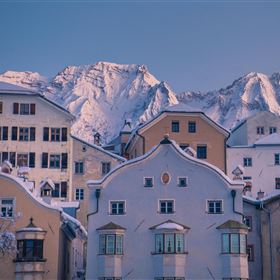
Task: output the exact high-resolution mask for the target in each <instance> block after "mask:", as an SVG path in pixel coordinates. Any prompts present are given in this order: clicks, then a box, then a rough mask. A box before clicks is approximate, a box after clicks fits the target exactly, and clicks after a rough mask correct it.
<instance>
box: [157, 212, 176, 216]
mask: <svg viewBox="0 0 280 280" xmlns="http://www.w3.org/2000/svg"><path fill="white" fill-rule="evenodd" d="M157 213H158V214H163V215H170V214H171V215H172V214H175V211H173V212H168V213H164V212H159V211H158V212H157Z"/></svg>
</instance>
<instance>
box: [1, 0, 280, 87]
mask: <svg viewBox="0 0 280 280" xmlns="http://www.w3.org/2000/svg"><path fill="white" fill-rule="evenodd" d="M279 27H280V0H277V1H246V0H244V1H239V0H232V1H227V0H226V1H207V0H202V1H201V0H199V1H186V0H185V1H184V0H179V1H178V0H177V1H176V0H175V1H174V0H173V1H141V0H138V1H137V0H131V1H118V0H115V1H113V0H111V1H107V0H104V1H93V0H92V1H90V0H88V1H72V2H70V1H43V0H42V1H36V0H35V1H30V0H22V1H20V0H18V1H15V0H9V1H6V0H4V1H3V0H0V72H4V71H6V70H18V71H25V70H29V71H37V72H39V73H41V74H43V75H45V76H50V77H51V76H54V75H55V74H56V73H57V72H58V71H61V70H62V69H63V68H64V67H65V66H67V65H80V64H91V63H95V62H97V61H110V62H116V63H137V64H145V65H147V67H148V69H149V71H150V72H151V73H152V74H154V75H155V76H156V77H157V78H158V79H159V80H165V81H167V82H168V83H169V84H170V85H171V87H172V88H173V89H174V90H175V91H176V92H180V91H183V90H202V91H204V90H210V89H216V88H220V87H224V86H227V85H229V84H230V83H231V82H232V81H233V80H234V79H236V78H238V77H240V76H242V75H243V74H245V73H247V72H251V71H258V72H263V73H266V74H269V75H270V74H272V73H273V72H279V71H280V36H279Z"/></svg>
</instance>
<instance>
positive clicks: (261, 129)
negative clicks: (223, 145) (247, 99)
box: [227, 111, 280, 147]
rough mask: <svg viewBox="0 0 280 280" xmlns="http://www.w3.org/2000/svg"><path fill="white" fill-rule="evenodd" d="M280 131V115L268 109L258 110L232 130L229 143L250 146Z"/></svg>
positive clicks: (229, 144) (230, 144)
mask: <svg viewBox="0 0 280 280" xmlns="http://www.w3.org/2000/svg"><path fill="white" fill-rule="evenodd" d="M279 132H280V117H279V116H277V115H275V114H273V113H271V112H267V111H262V112H258V113H256V114H254V115H252V116H250V117H249V118H247V119H245V120H243V121H241V122H240V123H239V124H237V126H236V127H235V128H233V129H232V130H231V134H230V138H229V139H228V141H227V145H228V146H230V147H232V146H248V145H249V146H250V145H253V144H254V143H255V142H256V141H257V140H259V139H261V138H262V137H265V136H267V135H270V134H273V133H279Z"/></svg>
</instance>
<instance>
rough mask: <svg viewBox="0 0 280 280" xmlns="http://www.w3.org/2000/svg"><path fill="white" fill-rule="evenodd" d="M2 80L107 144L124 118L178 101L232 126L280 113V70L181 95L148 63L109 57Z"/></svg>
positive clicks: (140, 118) (145, 116)
mask: <svg viewBox="0 0 280 280" xmlns="http://www.w3.org/2000/svg"><path fill="white" fill-rule="evenodd" d="M0 81H2V82H7V83H12V84H16V85H19V86H23V87H27V88H30V89H33V90H35V91H39V92H41V93H43V94H45V95H46V96H47V97H48V98H51V99H52V100H54V101H56V102H58V103H59V104H61V105H63V106H65V107H67V108H68V109H69V110H70V111H71V112H72V113H73V114H74V115H75V116H76V117H77V121H76V122H75V124H74V126H73V131H72V132H73V133H74V134H76V135H77V136H79V137H82V138H84V139H85V140H89V141H91V140H92V136H93V131H98V132H99V133H100V134H101V135H102V138H103V141H104V143H105V142H108V141H110V140H111V139H112V138H113V137H114V136H116V135H117V134H118V133H119V131H120V129H121V128H122V126H123V124H124V121H125V119H131V120H132V124H133V125H134V126H135V125H137V124H138V123H139V122H145V121H147V120H149V119H150V118H152V117H153V116H155V115H156V114H158V113H159V112H160V111H161V110H162V109H164V108H166V107H168V106H172V105H176V104H179V103H180V104H181V106H183V107H184V106H185V108H187V109H189V108H190V107H192V108H195V109H201V110H203V111H204V112H206V113H207V114H208V115H209V116H210V117H212V118H213V119H214V120H216V121H218V122H219V123H220V124H222V125H224V126H225V127H227V128H231V127H233V126H234V125H235V124H236V122H237V121H238V120H241V119H243V118H245V117H248V116H249V115H251V114H252V113H254V112H256V111H261V110H268V111H271V112H273V113H275V114H280V107H279V104H280V73H275V74H273V75H272V76H271V77H268V76H266V75H264V74H260V73H249V74H247V75H245V76H243V77H241V78H239V79H237V80H236V81H234V82H233V83H232V85H230V86H228V87H227V88H223V89H220V90H215V91H209V92H205V93H202V92H183V93H180V94H176V93H174V92H173V91H172V89H171V88H170V87H169V85H168V84H167V83H166V82H160V81H158V80H157V79H156V78H155V77H154V76H153V75H152V74H150V73H149V72H148V70H147V68H146V66H144V65H134V64H133V65H120V64H114V63H108V62H98V63H96V64H94V65H86V66H68V67H66V68H65V69H64V70H63V71H61V72H60V73H58V74H57V75H56V76H55V77H54V78H45V77H43V76H41V75H40V74H38V73H34V72H13V71H7V72H5V73H3V74H1V75H0Z"/></svg>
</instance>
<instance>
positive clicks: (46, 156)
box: [42, 153, 49, 168]
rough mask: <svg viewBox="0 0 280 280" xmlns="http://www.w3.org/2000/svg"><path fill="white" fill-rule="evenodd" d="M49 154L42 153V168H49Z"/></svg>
mask: <svg viewBox="0 0 280 280" xmlns="http://www.w3.org/2000/svg"><path fill="white" fill-rule="evenodd" d="M48 162H49V154H48V153H42V168H48Z"/></svg>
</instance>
